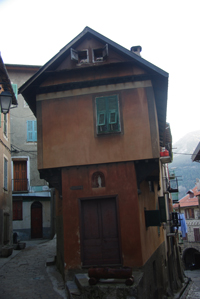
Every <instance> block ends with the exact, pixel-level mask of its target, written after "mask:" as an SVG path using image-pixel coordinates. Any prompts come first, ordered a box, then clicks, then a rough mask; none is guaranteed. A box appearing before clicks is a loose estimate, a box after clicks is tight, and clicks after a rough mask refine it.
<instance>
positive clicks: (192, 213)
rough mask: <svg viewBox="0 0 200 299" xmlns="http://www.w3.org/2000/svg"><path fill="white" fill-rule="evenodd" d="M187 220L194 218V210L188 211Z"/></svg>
mask: <svg viewBox="0 0 200 299" xmlns="http://www.w3.org/2000/svg"><path fill="white" fill-rule="evenodd" d="M189 218H194V209H189Z"/></svg>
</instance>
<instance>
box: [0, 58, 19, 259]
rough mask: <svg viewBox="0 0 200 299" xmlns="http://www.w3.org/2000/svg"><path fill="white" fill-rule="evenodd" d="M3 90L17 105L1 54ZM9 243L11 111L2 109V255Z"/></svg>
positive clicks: (0, 86)
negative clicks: (7, 111) (5, 112)
mask: <svg viewBox="0 0 200 299" xmlns="http://www.w3.org/2000/svg"><path fill="white" fill-rule="evenodd" d="M2 90H4V91H9V92H10V93H11V94H12V104H13V105H15V106H16V105H17V99H16V97H15V95H14V92H13V90H12V86H11V82H10V79H9V76H8V73H7V71H6V68H5V65H4V63H3V60H2V58H1V56H0V93H1V92H2ZM0 109H1V106H0ZM16 110H17V109H16ZM8 245H12V187H11V146H10V113H8V114H3V113H1V111H0V256H1V255H2V249H3V248H4V247H5V246H8Z"/></svg>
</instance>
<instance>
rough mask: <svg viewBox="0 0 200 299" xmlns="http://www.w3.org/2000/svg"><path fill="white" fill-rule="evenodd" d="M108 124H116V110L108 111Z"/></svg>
mask: <svg viewBox="0 0 200 299" xmlns="http://www.w3.org/2000/svg"><path fill="white" fill-rule="evenodd" d="M108 122H109V124H110V125H112V124H116V123H117V111H116V110H110V111H109V120H108Z"/></svg>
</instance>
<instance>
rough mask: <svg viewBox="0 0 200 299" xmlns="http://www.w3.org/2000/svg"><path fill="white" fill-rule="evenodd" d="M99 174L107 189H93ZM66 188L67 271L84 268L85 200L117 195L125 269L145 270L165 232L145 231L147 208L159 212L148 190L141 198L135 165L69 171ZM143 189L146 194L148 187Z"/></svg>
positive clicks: (65, 174)
mask: <svg viewBox="0 0 200 299" xmlns="http://www.w3.org/2000/svg"><path fill="white" fill-rule="evenodd" d="M95 171H101V172H103V173H104V175H105V180H106V187H102V188H92V186H91V177H92V174H93V173H94V172H95ZM62 186H63V194H62V195H63V201H62V205H63V225H64V236H65V239H64V259H65V261H64V262H65V264H66V269H70V268H80V267H81V256H80V251H81V247H80V218H79V213H80V210H79V199H81V198H85V197H87V198H95V197H97V196H109V195H113V196H116V195H117V202H118V214H119V223H120V236H121V249H122V259H123V266H132V267H140V266H142V265H143V264H144V263H145V262H146V261H147V259H148V258H149V257H150V256H151V255H152V253H153V252H154V251H155V250H156V249H157V248H158V247H159V245H160V244H161V243H162V242H163V234H162V232H161V236H159V235H158V230H157V228H149V229H148V230H146V228H145V227H144V225H145V221H144V219H143V218H144V209H143V206H146V207H147V208H155V194H154V195H152V196H151V195H150V197H149V196H147V188H146V194H144V195H143V197H140V196H139V198H138V194H137V184H136V174H135V167H134V162H127V163H113V164H107V165H106V164H105V165H98V166H88V167H78V168H76V167H73V168H69V169H68V168H65V169H63V172H62ZM72 186H83V189H82V190H71V189H70V187H72ZM142 189H143V191H144V193H145V187H143V188H142ZM145 195H146V197H145ZM143 201H144V203H143V204H142V202H143ZM143 234H144V236H143ZM145 239H146V240H145ZM72 248H73V250H71V249H72Z"/></svg>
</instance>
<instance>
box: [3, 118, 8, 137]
mask: <svg viewBox="0 0 200 299" xmlns="http://www.w3.org/2000/svg"><path fill="white" fill-rule="evenodd" d="M3 117H4V119H3V133H4V135H5V136H6V137H7V133H8V122H7V114H4V115H3Z"/></svg>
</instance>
